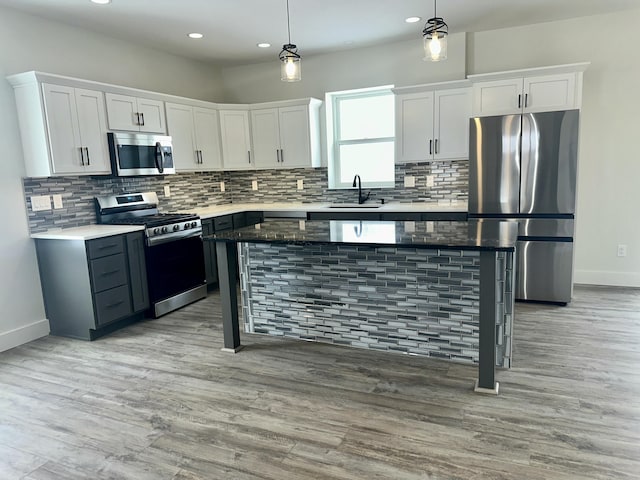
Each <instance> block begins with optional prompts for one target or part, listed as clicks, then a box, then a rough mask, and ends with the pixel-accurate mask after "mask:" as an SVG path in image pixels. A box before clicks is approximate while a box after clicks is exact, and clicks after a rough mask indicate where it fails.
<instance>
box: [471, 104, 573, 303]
mask: <svg viewBox="0 0 640 480" xmlns="http://www.w3.org/2000/svg"><path fill="white" fill-rule="evenodd" d="M578 121H579V114H578V110H567V111H562V112H544V113H527V114H522V115H506V116H500V117H479V118H472V119H471V121H470V131H469V216H470V217H472V218H489V219H490V218H494V219H514V220H517V221H518V223H519V228H518V245H517V251H516V256H517V266H516V299H518V300H533V301H542V302H552V303H559V304H566V303H568V302H569V301H571V293H572V289H573V288H572V287H573V236H574V215H575V204H576V169H577V158H578V155H577V152H578Z"/></svg>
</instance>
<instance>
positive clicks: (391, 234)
mask: <svg viewBox="0 0 640 480" xmlns="http://www.w3.org/2000/svg"><path fill="white" fill-rule="evenodd" d="M517 233H518V224H517V222H512V221H499V220H469V221H366V220H281V219H272V220H267V221H265V222H263V223H260V224H257V225H251V226H248V227H243V228H238V229H234V230H228V231H223V232H219V233H216V234H214V235H211V236H205V237H204V239H205V240H209V241H215V242H251V243H279V244H294V245H295V244H297V245H300V244H302V245H304V244H343V245H370V246H389V247H414V248H456V249H463V250H493V251H514V250H515V245H516V239H517Z"/></svg>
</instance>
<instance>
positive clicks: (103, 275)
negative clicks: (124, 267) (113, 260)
mask: <svg viewBox="0 0 640 480" xmlns="http://www.w3.org/2000/svg"><path fill="white" fill-rule="evenodd" d="M119 272H120V270H109V271H107V272H102V273H101V274H100V276H101V277H106V276H107V275H113V274H114V273H119Z"/></svg>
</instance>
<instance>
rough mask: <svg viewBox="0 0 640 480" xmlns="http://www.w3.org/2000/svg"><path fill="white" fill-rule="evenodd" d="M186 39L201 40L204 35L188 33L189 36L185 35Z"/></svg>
mask: <svg viewBox="0 0 640 480" xmlns="http://www.w3.org/2000/svg"><path fill="white" fill-rule="evenodd" d="M187 37H189V38H202V37H204V35H202V34H201V33H197V32H193V33H190V34H189V35H187Z"/></svg>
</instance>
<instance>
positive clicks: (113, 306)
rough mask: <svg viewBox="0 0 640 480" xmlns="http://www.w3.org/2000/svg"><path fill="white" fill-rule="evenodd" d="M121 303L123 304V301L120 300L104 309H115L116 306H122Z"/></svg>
mask: <svg viewBox="0 0 640 480" xmlns="http://www.w3.org/2000/svg"><path fill="white" fill-rule="evenodd" d="M123 303H124V300H120V301H119V302H115V303H110V304H109V305H105V306H104V308H115V307H117V306H118V305H122V304H123Z"/></svg>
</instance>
